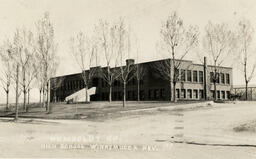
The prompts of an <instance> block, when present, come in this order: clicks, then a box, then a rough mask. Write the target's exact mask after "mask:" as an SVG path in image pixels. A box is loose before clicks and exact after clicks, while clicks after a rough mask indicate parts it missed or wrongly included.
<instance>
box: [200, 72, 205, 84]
mask: <svg viewBox="0 0 256 159" xmlns="http://www.w3.org/2000/svg"><path fill="white" fill-rule="evenodd" d="M199 82H204V73H203V71H199Z"/></svg>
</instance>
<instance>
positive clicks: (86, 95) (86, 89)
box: [85, 85, 89, 102]
mask: <svg viewBox="0 0 256 159" xmlns="http://www.w3.org/2000/svg"><path fill="white" fill-rule="evenodd" d="M85 101H86V102H89V101H88V86H87V85H86V86H85Z"/></svg>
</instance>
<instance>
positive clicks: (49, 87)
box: [47, 80, 52, 113]
mask: <svg viewBox="0 0 256 159" xmlns="http://www.w3.org/2000/svg"><path fill="white" fill-rule="evenodd" d="M50 94H51V83H50V80H48V88H47V110H48V112H47V113H51V112H52V109H51V107H50Z"/></svg>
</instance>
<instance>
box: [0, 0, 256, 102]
mask: <svg viewBox="0 0 256 159" xmlns="http://www.w3.org/2000/svg"><path fill="white" fill-rule="evenodd" d="M172 11H177V12H178V15H179V16H180V17H181V18H182V19H183V20H184V24H185V25H186V24H187V25H189V24H191V25H198V27H199V29H200V32H201V33H200V38H201V37H202V35H203V31H204V27H205V25H206V24H207V23H208V21H209V20H210V21H212V22H214V23H220V22H227V23H229V24H231V25H235V24H236V23H237V22H238V21H239V20H240V19H241V18H246V19H248V20H250V21H251V23H252V25H253V26H254V27H256V18H255V13H256V1H255V0H246V1H245V0H0V44H1V43H2V41H3V40H4V39H6V38H11V37H12V36H13V33H14V31H15V29H16V28H19V27H26V28H28V29H31V30H33V29H34V28H35V22H36V21H37V20H38V19H40V18H42V16H43V14H44V12H49V13H50V18H51V21H52V22H53V24H54V29H55V40H56V42H57V43H58V50H57V51H58V52H57V54H58V56H59V57H60V65H59V68H58V70H57V75H65V74H71V73H77V72H79V67H78V66H77V64H76V63H75V62H74V60H73V59H72V57H71V55H70V52H69V51H70V43H69V40H70V38H71V37H72V36H73V35H75V34H76V33H77V32H79V31H83V32H91V31H92V30H93V28H94V25H95V24H97V23H98V22H99V20H100V19H103V20H109V21H113V20H116V19H118V18H119V17H123V18H124V19H125V21H126V22H127V23H128V24H129V25H130V26H131V30H132V31H133V33H134V34H135V35H136V36H137V38H138V39H139V45H140V54H139V59H138V62H144V61H149V60H155V59H160V58H164V57H165V54H164V53H160V52H159V51H158V50H157V49H156V43H157V42H158V41H159V39H160V34H159V32H160V27H161V24H162V22H163V21H164V20H165V19H166V18H167V17H168V15H170V13H171V12H172ZM200 40H201V39H200ZM255 44H256V43H255ZM255 44H254V45H255ZM255 46H256V45H255ZM197 51H199V52H200V51H202V50H201V49H200V47H199V49H198V50H197ZM131 56H132V55H131ZM131 58H132V57H131ZM187 59H190V60H193V61H195V62H197V61H198V59H197V56H195V53H191V54H190V55H189V56H188V57H187ZM0 68H1V65H0ZM233 75H234V77H233V78H234V81H233V82H234V85H241V84H243V82H244V81H243V78H242V77H243V76H242V74H241V72H240V71H239V70H236V69H234V70H233ZM251 84H256V78H254V79H253V80H252V81H251ZM38 98H39V94H38V90H37V89H33V90H32V92H31V100H32V101H37V100H38ZM11 101H14V96H11ZM3 102H5V94H4V92H3V90H2V89H1V90H0V103H3Z"/></svg>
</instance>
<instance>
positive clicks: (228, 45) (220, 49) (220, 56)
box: [203, 22, 235, 100]
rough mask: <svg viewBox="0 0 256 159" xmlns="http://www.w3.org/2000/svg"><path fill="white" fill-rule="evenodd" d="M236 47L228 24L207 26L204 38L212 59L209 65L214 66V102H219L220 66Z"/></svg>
mask: <svg viewBox="0 0 256 159" xmlns="http://www.w3.org/2000/svg"><path fill="white" fill-rule="evenodd" d="M234 46H235V36H234V33H233V31H232V30H231V29H229V27H228V25H227V24H224V23H222V24H213V23H211V22H209V23H208V24H207V26H206V27H205V35H204V37H203V48H204V49H205V50H206V53H207V55H208V57H209V58H208V59H210V60H209V63H210V64H211V65H213V67H212V68H213V74H212V75H211V77H210V78H211V79H212V82H213V84H214V100H217V95H216V93H217V91H216V83H217V82H218V81H219V74H220V72H221V69H220V66H222V65H223V63H224V61H225V60H227V59H228V56H229V55H231V53H232V51H233V49H234Z"/></svg>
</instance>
